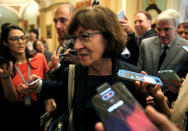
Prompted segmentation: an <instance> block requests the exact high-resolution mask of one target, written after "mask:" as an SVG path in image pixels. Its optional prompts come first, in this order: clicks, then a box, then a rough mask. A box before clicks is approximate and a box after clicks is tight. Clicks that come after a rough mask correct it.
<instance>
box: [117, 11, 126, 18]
mask: <svg viewBox="0 0 188 131" xmlns="http://www.w3.org/2000/svg"><path fill="white" fill-rule="evenodd" d="M117 17H118V19H125V13H124V10H120V11H119V13H118V14H117Z"/></svg>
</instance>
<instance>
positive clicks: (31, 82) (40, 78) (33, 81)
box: [28, 78, 41, 86]
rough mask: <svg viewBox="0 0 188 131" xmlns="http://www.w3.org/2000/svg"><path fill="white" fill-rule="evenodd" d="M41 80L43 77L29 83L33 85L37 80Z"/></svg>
mask: <svg viewBox="0 0 188 131" xmlns="http://www.w3.org/2000/svg"><path fill="white" fill-rule="evenodd" d="M39 80H41V78H38V79H36V80H34V81H31V82H30V83H29V84H28V85H29V86H32V85H34V84H35V83H36V82H38V81H39Z"/></svg>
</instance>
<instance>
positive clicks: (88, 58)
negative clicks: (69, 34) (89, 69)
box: [74, 27, 106, 66]
mask: <svg viewBox="0 0 188 131" xmlns="http://www.w3.org/2000/svg"><path fill="white" fill-rule="evenodd" d="M74 35H75V36H79V37H77V39H75V40H74V49H75V50H76V51H77V53H78V58H79V60H80V63H81V64H82V65H83V66H91V65H95V64H97V63H98V62H101V60H102V55H103V52H104V49H105V45H106V43H105V39H104V38H103V35H102V33H101V32H99V31H97V30H85V29H84V28H82V27H79V28H78V29H77V30H76V31H75V32H74Z"/></svg>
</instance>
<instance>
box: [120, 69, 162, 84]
mask: <svg viewBox="0 0 188 131" xmlns="http://www.w3.org/2000/svg"><path fill="white" fill-rule="evenodd" d="M118 76H119V77H120V78H123V79H125V80H128V81H133V82H134V81H140V82H148V84H149V86H153V87H154V86H155V85H156V84H160V85H161V86H163V83H162V81H161V79H160V78H158V77H155V76H150V75H144V74H141V73H136V72H132V71H127V70H123V69H120V70H119V71H118Z"/></svg>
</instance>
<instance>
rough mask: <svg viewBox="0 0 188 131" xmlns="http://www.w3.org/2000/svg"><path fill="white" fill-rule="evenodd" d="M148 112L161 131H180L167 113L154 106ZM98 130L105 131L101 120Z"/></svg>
mask: <svg viewBox="0 0 188 131" xmlns="http://www.w3.org/2000/svg"><path fill="white" fill-rule="evenodd" d="M146 113H147V115H148V117H149V118H150V120H152V121H153V122H154V123H155V124H156V125H158V126H159V128H160V130H161V131H180V129H178V128H177V127H176V126H175V124H174V123H172V122H171V121H170V120H169V119H168V118H167V117H166V116H165V115H163V114H162V113H160V112H158V111H156V110H155V109H154V108H153V107H152V106H147V107H146ZM95 130H96V131H105V129H104V126H103V124H102V123H101V122H97V123H96V124H95Z"/></svg>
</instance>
